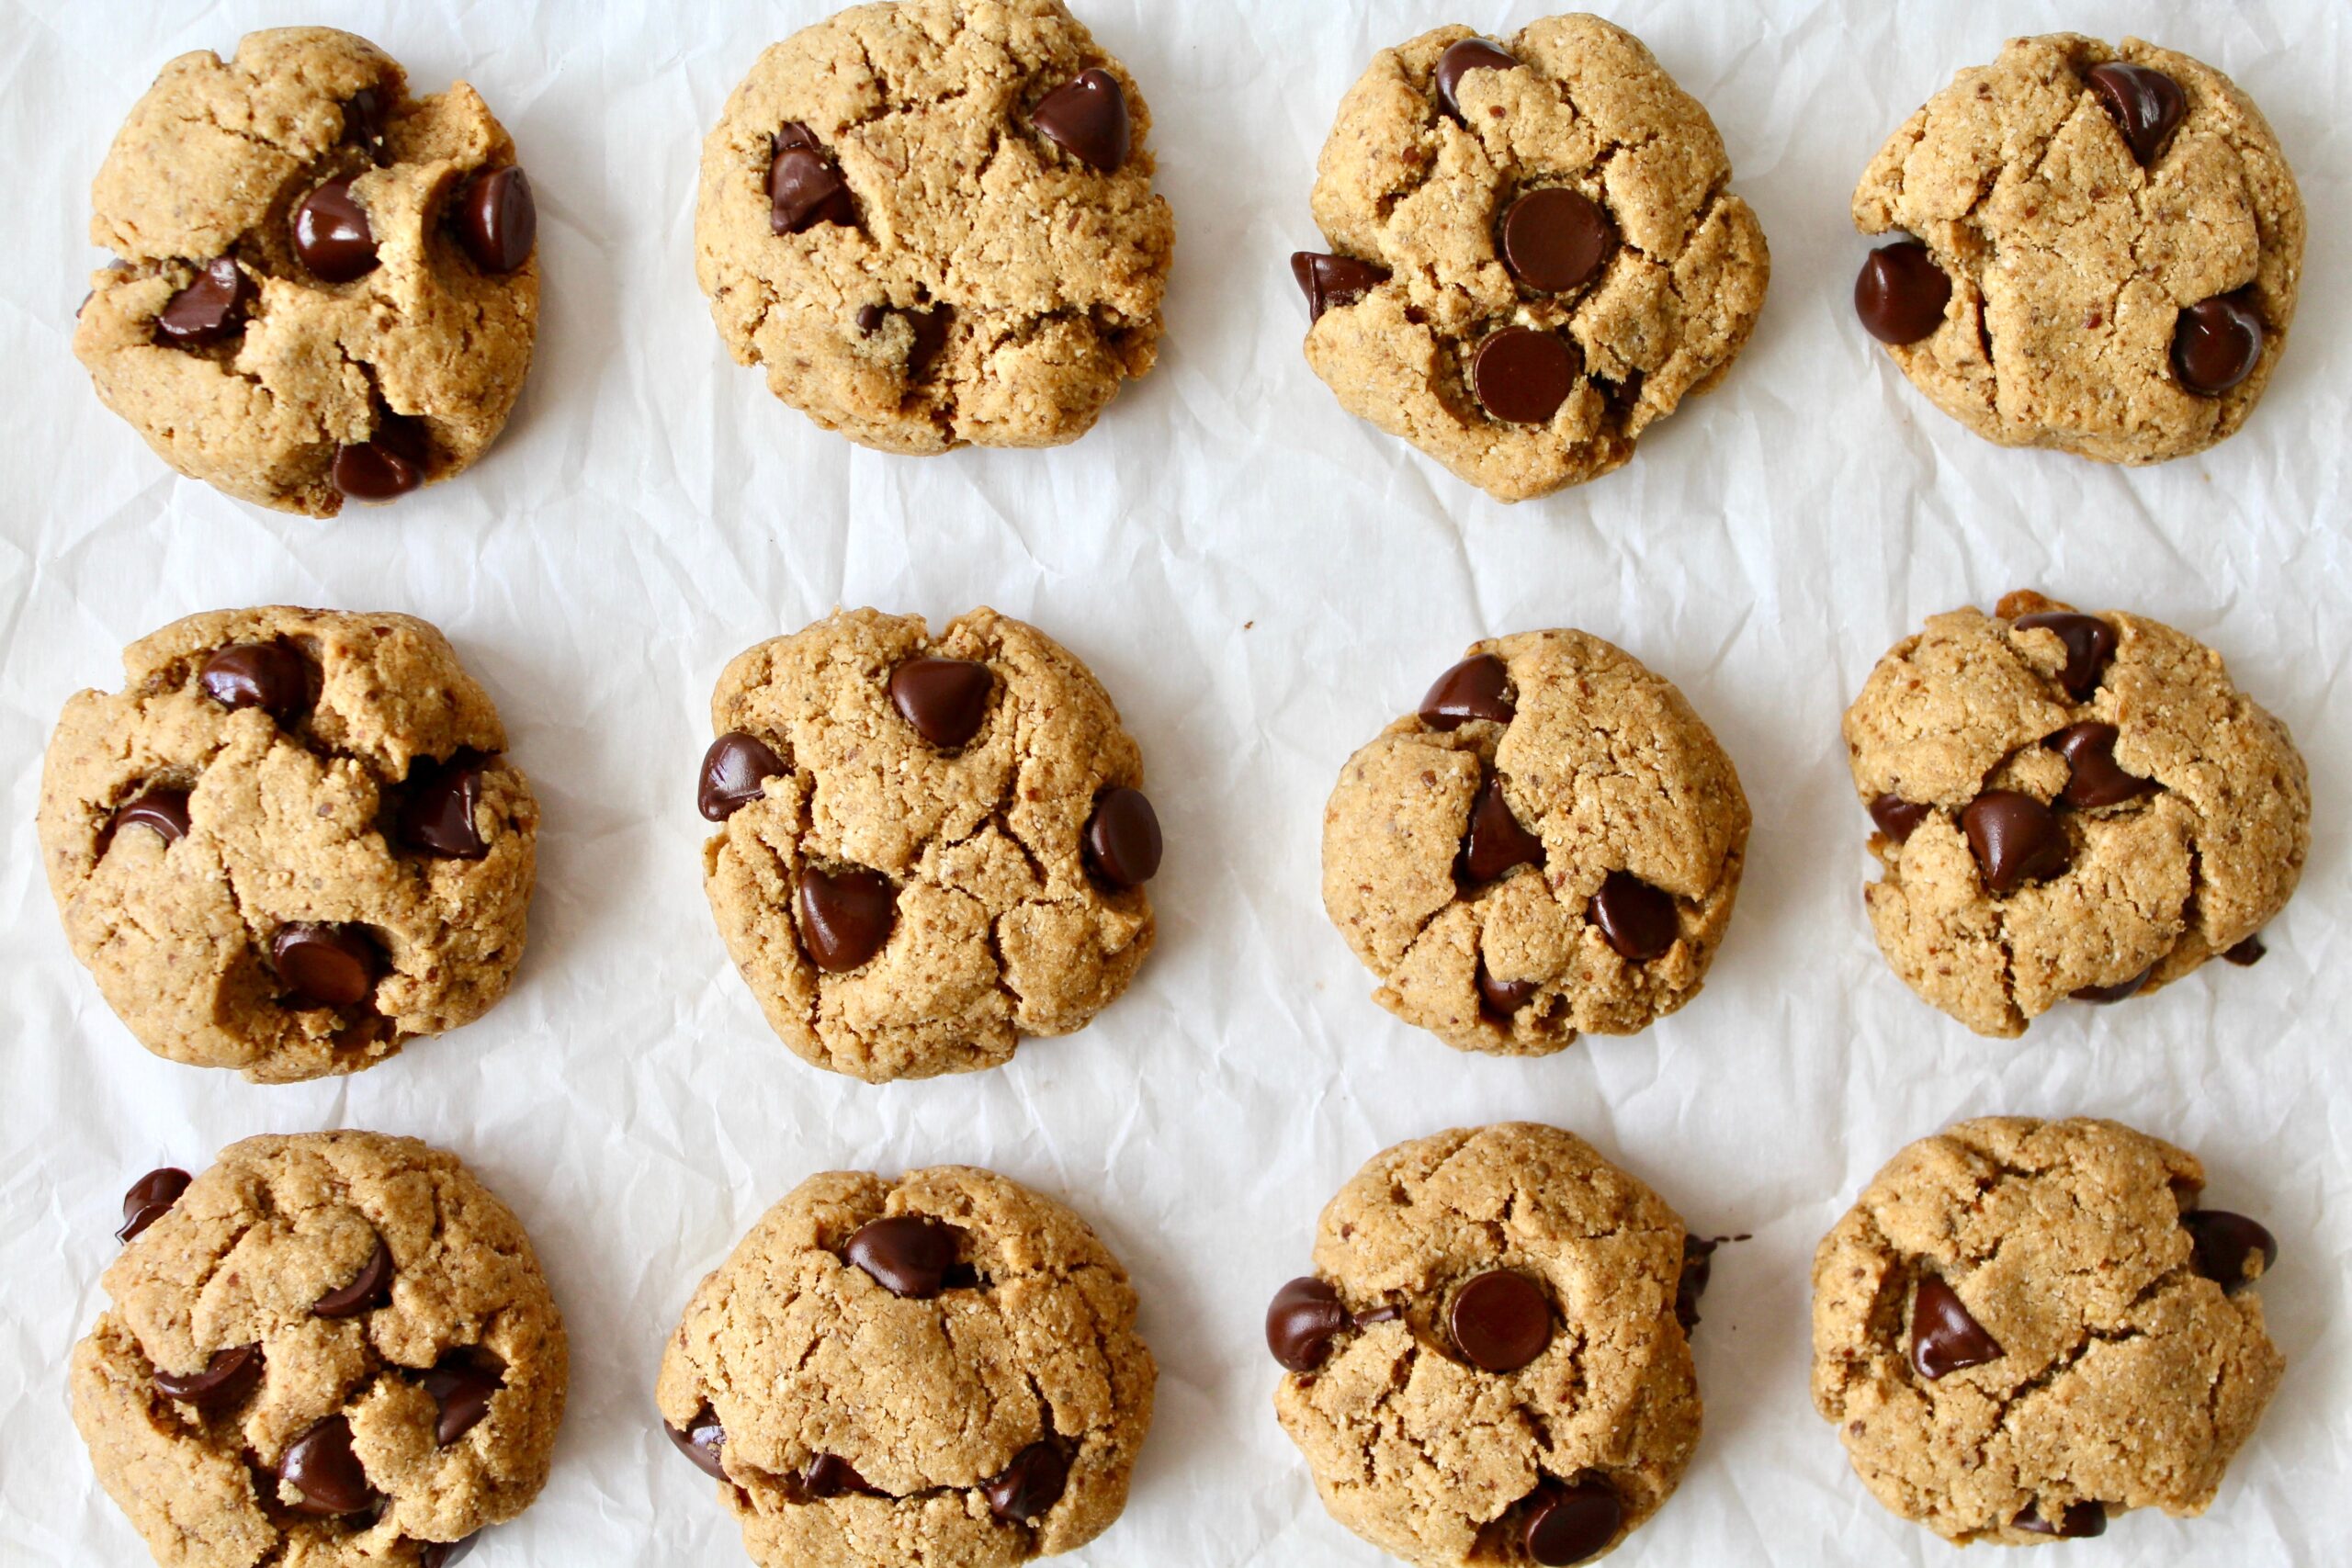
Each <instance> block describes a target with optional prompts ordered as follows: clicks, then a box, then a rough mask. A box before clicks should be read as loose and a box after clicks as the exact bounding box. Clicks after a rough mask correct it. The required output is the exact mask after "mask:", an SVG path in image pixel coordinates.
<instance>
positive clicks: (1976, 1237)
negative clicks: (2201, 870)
mask: <svg viewBox="0 0 2352 1568" xmlns="http://www.w3.org/2000/svg"><path fill="white" fill-rule="evenodd" d="M2204 1185H2205V1172H2204V1168H2203V1167H2201V1166H2200V1165H2199V1164H2198V1162H2197V1159H2196V1157H2195V1156H2192V1155H2188V1154H2185V1153H2183V1152H2182V1151H2181V1150H2179V1149H2177V1148H2174V1147H2172V1146H2171V1145H2168V1144H2163V1143H2159V1142H2158V1141H2156V1140H2155V1139H2154V1138H2151V1137H2148V1136H2146V1135H2145V1134H2141V1133H2135V1132H2133V1131H2132V1130H2131V1128H2129V1127H2124V1126H2120V1125H2119V1124H2117V1123H2115V1122H2095V1121H2089V1120H2084V1119H2075V1120H2070V1121H2064V1122H2036V1121H2032V1120H2030V1119H2028V1118H2024V1117H1987V1118H1985V1119H1984V1120H1981V1121H1974V1122H1961V1123H1960V1124H1958V1125H1957V1126H1954V1127H1952V1128H1951V1129H1949V1130H1947V1131H1945V1132H1943V1133H1940V1134H1937V1135H1936V1136H1934V1137H1931V1138H1923V1139H1921V1140H1920V1141H1919V1142H1917V1143H1916V1144H1913V1145H1911V1146H1910V1147H1908V1148H1906V1149H1905V1150H1904V1151H1903V1152H1902V1153H1901V1154H1899V1155H1897V1156H1894V1159H1893V1160H1891V1161H1889V1162H1888V1163H1887V1166H1886V1168H1884V1169H1883V1170H1882V1171H1880V1172H1879V1173H1878V1176H1877V1178H1876V1179H1873V1180H1872V1181H1871V1184H1870V1186H1869V1187H1868V1188H1866V1189H1865V1190H1863V1192H1862V1195H1861V1197H1860V1200H1859V1201H1856V1203H1855V1205H1854V1207H1853V1209H1852V1210H1851V1211H1850V1212H1849V1213H1848V1214H1847V1215H1846V1217H1845V1218H1844V1219H1842V1220H1840V1221H1838V1225H1837V1228H1836V1229H1834V1230H1832V1231H1831V1232H1830V1233H1829V1235H1826V1237H1824V1238H1823V1240H1822V1243H1821V1248H1820V1251H1819V1252H1818V1253H1817V1254H1816V1255H1815V1258H1814V1266H1813V1287H1814V1298H1813V1402H1814V1406H1815V1409H1817V1410H1819V1411H1820V1413H1821V1416H1822V1418H1823V1419H1825V1420H1827V1421H1830V1422H1833V1423H1835V1424H1836V1425H1837V1427H1838V1435H1839V1438H1840V1439H1841V1440H1842V1441H1843V1442H1844V1443H1845V1445H1846V1451H1847V1455H1848V1457H1849V1459H1851V1460H1852V1461H1853V1465H1854V1470H1855V1472H1856V1473H1857V1474H1859V1475H1860V1477H1861V1478H1862V1480H1863V1482H1864V1483H1866V1484H1867V1485H1868V1486H1869V1487H1870V1489H1871V1493H1872V1494H1873V1495H1875V1496H1876V1497H1877V1498H1878V1500H1879V1501H1880V1502H1881V1503H1883V1504H1884V1505H1886V1506H1887V1507H1888V1508H1889V1509H1890V1510H1892V1511H1893V1512H1894V1513H1896V1514H1900V1515H1901V1516H1903V1517H1905V1518H1907V1519H1916V1520H1918V1521H1919V1522H1920V1523H1923V1524H1925V1525H1927V1526H1928V1528H1930V1529H1933V1530H1935V1532H1936V1533H1937V1534H1939V1535H1940V1536H1943V1537H1945V1538H1946V1539H1948V1540H1953V1541H1957V1542H1960V1543H1962V1544H1963V1545H1964V1544H1966V1543H1968V1542H1971V1541H1979V1540H1990V1541H1998V1542H2001V1543H2003V1544H2005V1545H2009V1546H2030V1545H2035V1544H2039V1543H2041V1542H2044V1541H2049V1540H2064V1539H2070V1538H2078V1537H2083V1536H2093V1535H2098V1534H2099V1533H2100V1532H2101V1531H2103V1530H2104V1529H2106V1528H2107V1520H2108V1515H2109V1512H2110V1511H2113V1510H2120V1509H2124V1508H2141V1507H2148V1506H2156V1507H2161V1508H2163V1509H2164V1510H2165V1512H2166V1513H2168V1514H2176V1515H2178V1514H2201V1513H2203V1512H2204V1511H2205V1509H2206V1507H2207V1506H2210V1505H2211V1503H2212V1501H2213V1495H2214V1493H2215V1492H2216V1491H2217V1490H2218V1489H2219V1488H2220V1486H2221V1484H2222V1472H2223V1471H2224V1470H2226V1469H2227V1468H2228V1466H2229V1462H2230V1457H2231V1456H2232V1455H2233V1454H2234V1453H2236V1452H2237V1450H2238V1446H2239V1445H2240V1444H2241V1443H2243V1442H2244V1441H2245V1439H2246V1438H2247V1436H2248V1435H2249V1434H2250V1433H2252V1432H2253V1430H2254V1427H2255V1424H2256V1422H2257V1421H2259V1420H2260V1419H2261V1417H2262V1411H2263V1407H2264V1406H2265V1405H2267V1404H2269V1402H2270V1395H2271V1393H2273V1391H2275V1390H2276V1389H2277V1388H2278V1380H2279V1376H2280V1374H2281V1371H2282V1363H2281V1361H2280V1359H2279V1357H2278V1350H2277V1348H2274V1347H2273V1346H2272V1345H2271V1343H2270V1339H2269V1337H2268V1335H2267V1334H2266V1333H2265V1332H2264V1330H2263V1324H2262V1302H2261V1299H2260V1297H2259V1296H2257V1295H2256V1293H2255V1292H2252V1291H2250V1290H2246V1289H2245V1288H2244V1287H2245V1285H2246V1284H2247V1283H2248V1282H2249V1281H2250V1280H2254V1279H2256V1278H2259V1277H2260V1275H2261V1274H2262V1272H2263V1271H2264V1269H2267V1267H2268V1266H2269V1264H2270V1263H2271V1262H2272V1261H2273V1260H2274V1259H2275V1257H2276V1254H2277V1243H2276V1242H2274V1241H2273V1240H2272V1239H2271V1236H2270V1234H2269V1232H2267V1231H2266V1230H2264V1229H2263V1228H2262V1227H2261V1226H2260V1225H2258V1224H2255V1223H2254V1222H2253V1221H2251V1220H2248V1219H2246V1218H2245V1217H2244V1216H2243V1215H2238V1214H2229V1213H2220V1212H2218V1211H2210V1210H2199V1208H2198V1207H2197V1199H2198V1193H2199V1190H2200V1189H2202V1188H2203V1186H2204Z"/></svg>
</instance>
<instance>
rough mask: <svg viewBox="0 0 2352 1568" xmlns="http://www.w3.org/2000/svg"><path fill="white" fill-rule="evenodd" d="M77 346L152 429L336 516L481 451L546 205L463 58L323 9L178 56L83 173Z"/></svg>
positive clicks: (534, 283)
mask: <svg viewBox="0 0 2352 1568" xmlns="http://www.w3.org/2000/svg"><path fill="white" fill-rule="evenodd" d="M90 204H91V209H92V211H91V218H90V239H91V242H92V243H95V244H97V245H99V246H102V247H104V248H106V249H107V250H110V251H112V252H114V254H115V261H114V263H113V265H111V266H109V267H107V269H105V270H103V271H100V272H99V273H97V274H96V276H94V277H93V278H92V280H91V284H90V288H91V294H90V298H89V299H87V300H86V301H85V302H84V304H83V306H82V311H81V318H80V320H79V321H78V322H77V323H76V324H75V327H74V354H75V355H78V356H79V357H80V358H81V361H82V363H83V365H84V366H85V367H87V368H88V369H89V372H90V378H91V380H92V381H93V382H94V383H96V387H97V389H98V396H99V397H100V398H101V399H103V400H105V402H106V405H107V407H108V408H110V409H112V410H113V411H114V412H116V413H118V414H120V415H121V416H122V417H123V418H124V419H126V420H128V421H130V424H131V426H132V427H133V428H134V429H136V430H137V431H138V432H139V434H141V435H143V436H145V437H146V438H147V444H148V445H149V446H153V448H154V449H155V452H156V455H157V456H158V457H162V458H163V459H164V461H165V462H167V463H169V464H170V465H171V466H172V467H173V468H177V469H178V470H179V471H180V472H181V473H183V474H186V475H187V476H188V477H189V478H190V479H202V480H204V481H205V482H206V483H208V484H209V485H212V486H213V487H214V488H216V489H218V490H220V491H223V492H225V493H227V494H229V495H232V496H235V497H236V498H237V499H239V500H240V501H250V502H256V503H258V504H260V505H263V506H271V507H276V508H277V509H278V510H279V511H281V512H298V513H306V514H308V515H310V516H312V517H332V516H334V514H335V513H337V512H338V511H340V510H341V509H342V506H343V503H344V501H345V499H346V498H349V499H353V500H357V501H370V502H380V501H390V500H391V499H392V498H394V497H395V496H399V495H402V494H405V493H407V492H408V491H413V490H414V489H416V488H417V487H418V486H419V485H421V484H425V483H430V482H432V481H435V480H438V479H447V478H449V477H450V476H451V475H453V474H456V473H458V472H459V471H460V470H461V469H464V468H468V467H469V466H471V465H472V463H473V462H474V460H475V459H476V458H478V457H481V455H482V453H483V452H484V451H485V450H487V449H488V447H489V446H490V444H491V443H492V441H494V440H496V439H497V437H498V433H499V431H500V430H501V429H502V428H503V426H504V425H505V423H506V416H507V414H508V413H509V412H511V411H512V410H513V409H514V406H515V395H516V394H517V393H518V392H520V391H521V390H522V387H523V377H524V373H525V372H526V370H528V369H529V368H530V364H531V343H532V339H533V338H534V336H535V335H536V334H537V329H538V318H539V265H538V260H537V249H536V246H535V243H534V241H535V237H536V235H537V229H538V220H537V208H536V206H535V205H534V203H533V201H532V197H531V185H530V180H529V178H528V177H527V176H526V175H525V174H524V173H523V171H522V169H521V167H520V166H519V165H518V164H516V163H515V143H514V141H512V140H511V139H510V138H509V137H508V136H507V134H506V131H505V129H504V128H503V127H502V126H501V125H500V124H499V123H498V121H497V120H496V119H494V118H492V117H491V113H490V109H489V107H487V106H486V105H484V104H483V102H482V101H481V96H480V95H479V94H477V93H476V92H475V91H474V90H473V89H472V88H471V87H469V86H468V85H465V84H464V83H463V82H459V83H457V84H455V85H452V86H451V87H450V88H449V90H448V91H447V92H446V93H442V94H439V95H437V96H434V97H428V98H412V97H411V96H409V93H408V78H407V75H406V73H403V72H402V71H401V67H400V65H399V63H398V62H396V61H394V60H393V59H392V58H391V57H390V55H387V54H386V53H384V51H381V50H379V49H378V48H377V47H376V46H375V45H374V44H371V43H369V42H368V40H367V39H360V38H355V37H353V36H352V35H351V34H349V33H345V32H337V31H335V30H334V29H333V28H272V29H270V30H268V31H266V32H257V33H251V34H248V35H247V36H246V38H245V39H244V40H243V42H242V43H240V44H239V45H238V46H237V52H236V54H235V56H234V57H233V58H232V59H230V60H229V61H227V62H223V61H222V60H221V59H220V57H219V56H218V55H215V54H212V53H211V52H209V51H198V52H196V53H193V54H184V55H182V56H180V57H179V58H178V59H177V60H175V61H173V62H171V63H169V64H168V65H166V66H164V69H163V73H161V74H160V75H158V76H157V77H156V79H155V85H153V87H150V88H149V89H148V90H147V95H146V96H144V97H142V98H141V99H140V100H139V102H138V104H137V105H136V106H135V107H132V109H131V111H130V118H129V119H128V120H127V121H125V122H124V124H123V127H122V130H120V131H119V132H118V133H117V134H116V136H115V140H114V146H113V148H112V149H111V150H110V151H109V152H107V160H106V163H105V164H104V166H102V167H101V168H100V169H99V170H98V176H97V179H96V182H95V183H94V184H93V185H92V186H91V190H90Z"/></svg>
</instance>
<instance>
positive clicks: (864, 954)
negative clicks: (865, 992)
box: [799, 865, 899, 975]
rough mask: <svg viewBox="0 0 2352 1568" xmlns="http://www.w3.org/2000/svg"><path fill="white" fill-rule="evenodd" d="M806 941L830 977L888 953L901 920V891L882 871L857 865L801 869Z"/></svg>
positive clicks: (813, 960) (812, 956)
mask: <svg viewBox="0 0 2352 1568" xmlns="http://www.w3.org/2000/svg"><path fill="white" fill-rule="evenodd" d="M799 904H800V941H801V945H803V946H804V947H806V948H808V950H809V961H810V962H811V963H813V964H816V965H817V967H818V968H820V969H822V970H824V971H825V972H826V973H827V974H829V975H840V974H843V973H846V972H847V971H849V970H852V969H855V968H857V967H858V966H859V965H860V964H864V963H865V961H866V960H867V959H869V958H871V957H873V956H874V955H875V954H876V953H879V952H881V951H882V944H883V943H884V942H888V941H889V940H890V928H891V927H892V926H894V925H896V924H897V923H898V919H899V894H898V889H896V888H894V887H892V886H890V879H889V878H888V877H886V876H884V875H883V874H881V873H880V872H878V871H866V870H864V869H862V868H858V867H852V868H850V869H849V870H847V871H838V872H834V871H820V870H819V869H818V868H817V867H815V866H813V865H812V866H808V867H804V868H803V869H802V871H801V873H800V897H799Z"/></svg>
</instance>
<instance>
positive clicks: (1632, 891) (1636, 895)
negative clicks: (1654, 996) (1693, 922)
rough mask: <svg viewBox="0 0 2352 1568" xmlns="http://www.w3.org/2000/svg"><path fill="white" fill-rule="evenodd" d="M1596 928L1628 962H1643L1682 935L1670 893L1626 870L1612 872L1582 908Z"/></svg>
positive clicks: (1646, 961) (1664, 950)
mask: <svg viewBox="0 0 2352 1568" xmlns="http://www.w3.org/2000/svg"><path fill="white" fill-rule="evenodd" d="M1586 914H1587V915H1588V917H1589V919H1591V921H1592V923H1593V924H1594V925H1596V926H1599V927H1600V935H1601V938H1602V940H1603V941H1605V942H1608V943H1609V945H1610V946H1611V947H1612V948H1614V949H1616V950H1617V956H1618V957H1620V958H1622V959H1623V960H1625V962H1626V963H1628V964H1647V963H1648V962H1649V961H1650V960H1651V959H1653V958H1658V957H1662V956H1663V955H1664V954H1665V953H1666V950H1667V949H1668V948H1670V947H1672V946H1673V945H1674V941H1675V938H1677V937H1679V936H1680V935H1681V934H1682V926H1681V922H1680V920H1679V919H1677V918H1676V915H1675V909H1674V895H1673V894H1671V893H1668V891H1666V889H1664V888H1662V887H1653V886H1650V885H1649V884H1648V883H1646V882H1644V881H1643V880H1642V879H1641V878H1640V877H1638V876H1635V875H1634V874H1633V873H1632V872H1630V871H1612V872H1611V873H1610V874H1608V876H1607V877H1605V878H1604V879H1603V880H1602V881H1601V884H1600V892H1598V893H1596V894H1594V895H1593V896H1592V903H1591V905H1590V907H1589V908H1588V909H1587V910H1586Z"/></svg>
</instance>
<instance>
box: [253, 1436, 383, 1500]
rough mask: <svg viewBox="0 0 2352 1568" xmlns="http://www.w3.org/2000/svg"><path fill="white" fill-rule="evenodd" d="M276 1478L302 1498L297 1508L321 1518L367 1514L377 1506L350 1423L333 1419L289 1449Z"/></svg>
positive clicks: (290, 1445) (301, 1438)
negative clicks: (352, 1436)
mask: <svg viewBox="0 0 2352 1568" xmlns="http://www.w3.org/2000/svg"><path fill="white" fill-rule="evenodd" d="M277 1478H278V1479H279V1480H281V1481H284V1482H288V1483H290V1484H291V1485H292V1486H293V1487H294V1489H295V1490H296V1491H298V1492H300V1494H301V1496H300V1499H298V1500H297V1501H296V1503H295V1504H294V1506H295V1507H296V1508H298V1509H300V1511H301V1512H303V1513H305V1514H311V1515H314V1516H316V1517H320V1518H339V1517H344V1516H345V1515H350V1514H364V1513H366V1512H367V1511H368V1509H370V1508H373V1507H374V1506H376V1500H377V1494H376V1488H375V1487H374V1486H373V1485H371V1484H370V1483H369V1482H368V1472H367V1471H366V1469H364V1468H363V1467H362V1466H361V1465H360V1462H359V1455H358V1454H357V1453H356V1451H354V1450H353V1449H352V1446H351V1423H350V1422H349V1421H347V1420H345V1419H344V1418H343V1417H342V1416H328V1417H327V1418H326V1419H325V1420H323V1421H322V1422H320V1423H319V1424H318V1425H316V1426H314V1427H311V1428H310V1430H308V1431H306V1432H304V1433H303V1434H302V1435H301V1436H300V1437H299V1438H295V1439H294V1440H293V1441H292V1442H291V1443H289V1444H288V1445H287V1448H286V1452H285V1454H284V1456H283V1457H281V1458H280V1459H279V1460H278V1461H277Z"/></svg>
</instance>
